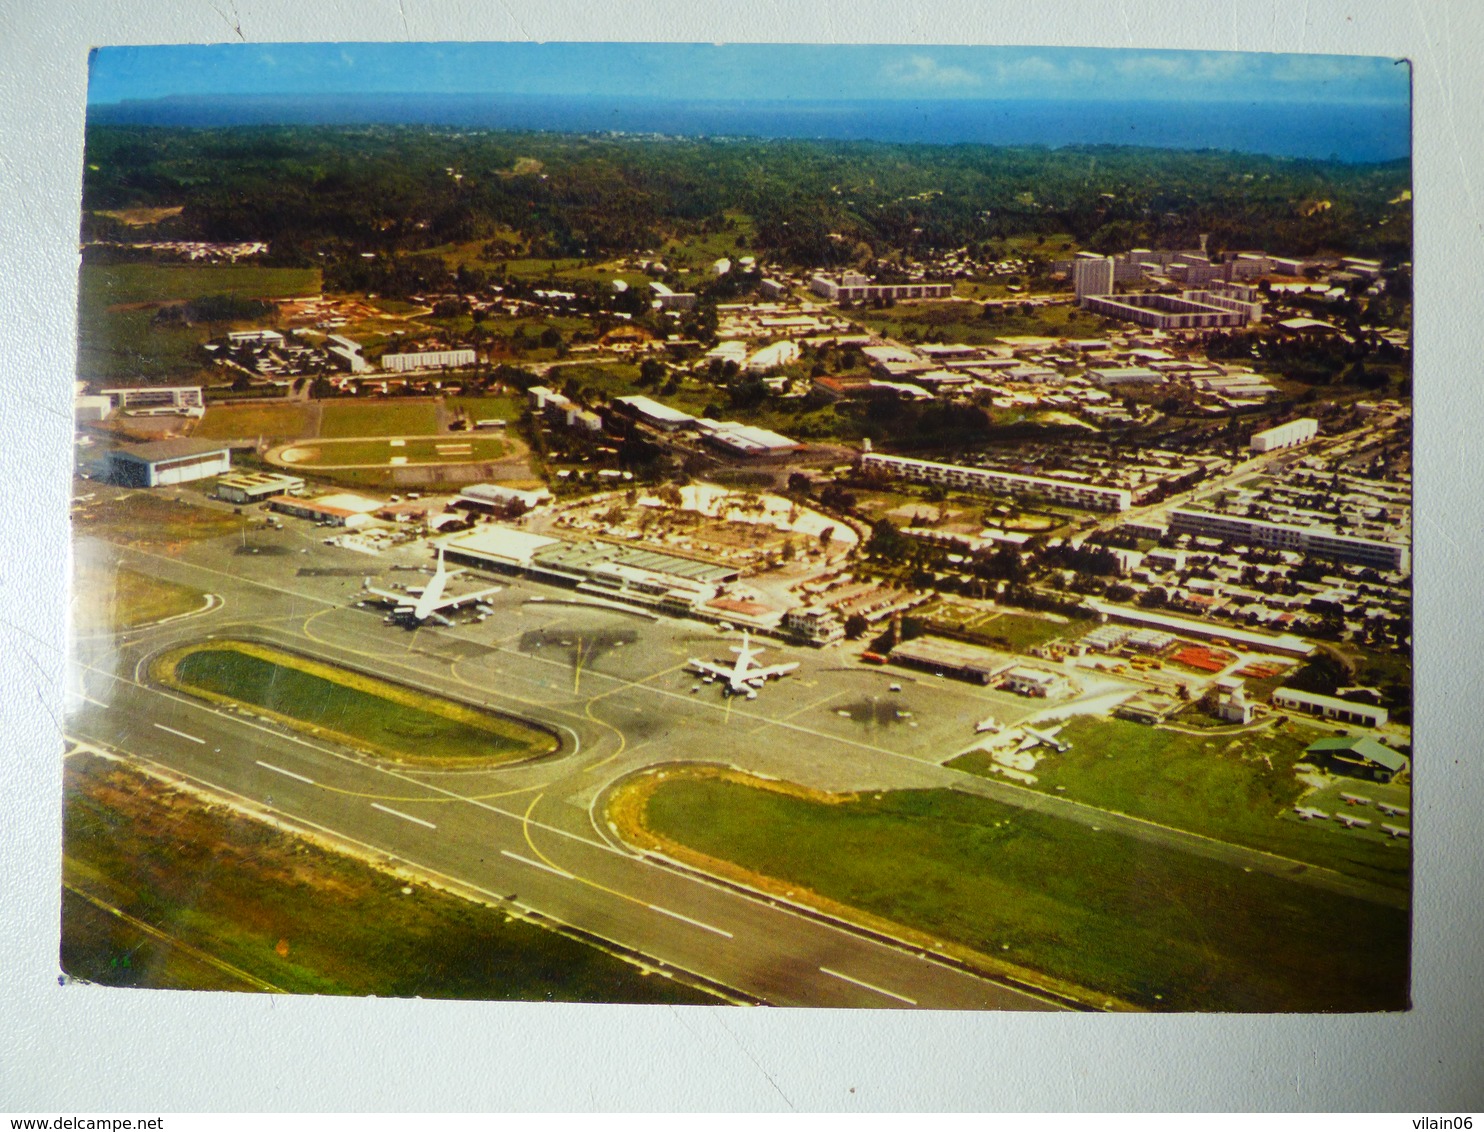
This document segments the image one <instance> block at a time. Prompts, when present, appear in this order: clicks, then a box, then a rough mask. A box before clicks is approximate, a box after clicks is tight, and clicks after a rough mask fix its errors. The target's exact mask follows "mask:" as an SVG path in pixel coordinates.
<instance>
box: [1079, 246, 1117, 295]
mask: <svg viewBox="0 0 1484 1132" xmlns="http://www.w3.org/2000/svg"><path fill="white" fill-rule="evenodd" d="M1072 288H1073V290H1074V291H1075V292H1076V294H1077V298H1078V300H1079V301H1080V300H1081V299H1083V298H1084V297H1086V296H1089V295H1111V294H1112V293H1113V261H1112V260H1111V259H1110V258H1109V257H1107V256H1101V255H1098V256H1095V255H1086V254H1083V255H1079V256H1078V257H1077V258H1076V259H1074V260H1073V261H1072Z"/></svg>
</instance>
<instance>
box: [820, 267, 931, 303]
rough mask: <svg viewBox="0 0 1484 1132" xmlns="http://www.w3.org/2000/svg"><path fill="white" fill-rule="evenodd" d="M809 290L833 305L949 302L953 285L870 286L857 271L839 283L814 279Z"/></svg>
mask: <svg viewBox="0 0 1484 1132" xmlns="http://www.w3.org/2000/svg"><path fill="white" fill-rule="evenodd" d="M809 290H811V291H813V292H814V293H815V294H816V295H819V296H821V297H823V298H826V299H829V300H831V301H832V302H841V301H846V300H853V299H891V300H893V301H895V300H897V299H951V298H952V297H953V284H952V283H872V282H871V280H870V279H869V278H868V277H866V276H864V275H861V274H860V273H859V272H856V271H846V272H844V273H843V274H841V276H840V278H839V279H831V278H830V277H829V276H827V275H816V276H814V277H813V278H812V279H810V280H809Z"/></svg>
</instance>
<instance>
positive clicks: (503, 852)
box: [500, 849, 577, 880]
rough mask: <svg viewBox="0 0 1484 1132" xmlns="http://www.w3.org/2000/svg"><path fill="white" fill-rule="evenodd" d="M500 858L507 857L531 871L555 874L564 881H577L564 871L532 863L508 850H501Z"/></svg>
mask: <svg viewBox="0 0 1484 1132" xmlns="http://www.w3.org/2000/svg"><path fill="white" fill-rule="evenodd" d="M500 856H502V857H509V858H510V859H511V860H512V861H519V862H520V863H521V864H522V865H530V866H531V868H533V869H540V870H542V871H543V872H548V873H555V874H556V875H557V876H559V877H562V878H564V879H566V880H576V879H577V878H576V877H574V876H573V875H572V874H571V873H569V872H567V871H566V870H565V869H558V868H556V867H555V866H553V865H548V864H546V863H545V862H543V861H533V860H531V858H529V857H522V856H521V855H520V854H519V853H512V852H511V851H510V850H509V849H501V850H500Z"/></svg>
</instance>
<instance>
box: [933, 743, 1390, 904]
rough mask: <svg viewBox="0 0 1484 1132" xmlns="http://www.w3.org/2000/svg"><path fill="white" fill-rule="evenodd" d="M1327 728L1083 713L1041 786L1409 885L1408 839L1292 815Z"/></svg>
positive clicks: (958, 764) (965, 759) (975, 764)
mask: <svg viewBox="0 0 1484 1132" xmlns="http://www.w3.org/2000/svg"><path fill="white" fill-rule="evenodd" d="M1321 734H1328V732H1320V731H1316V730H1312V729H1310V728H1306V727H1296V726H1293V725H1290V726H1288V727H1287V728H1285V729H1283V730H1282V731H1278V732H1273V731H1271V730H1268V729H1265V730H1262V731H1259V732H1255V733H1250V732H1249V733H1243V734H1240V735H1233V734H1230V733H1227V734H1221V733H1203V734H1195V735H1187V734H1182V733H1180V732H1177V731H1170V730H1166V729H1164V728H1157V727H1148V726H1146V725H1144V724H1142V723H1131V722H1129V721H1127V720H1122V719H1110V720H1100V719H1092V718H1089V717H1085V716H1082V717H1076V718H1074V719H1072V720H1070V721H1069V722H1068V723H1067V725H1066V728H1065V729H1064V730H1063V731H1062V732H1061V737H1062V738H1063V739H1066V740H1067V741H1069V742H1070V743H1071V744H1072V746H1071V748H1070V749H1069V750H1067V751H1065V752H1063V753H1060V754H1054V755H1050V756H1048V757H1047V758H1046V759H1044V760H1043V761H1042V762H1041V763H1040V764H1039V765H1038V766H1037V767H1036V777H1037V782H1036V789H1038V790H1043V791H1046V792H1048V793H1058V794H1060V795H1061V796H1063V797H1066V798H1071V799H1074V800H1076V801H1079V802H1086V803H1088V804H1089V805H1094V806H1099V807H1101V808H1104V809H1109V810H1116V811H1118V812H1119V813H1125V814H1131V815H1133V816H1135V817H1142V818H1148V819H1149V820H1151V821H1157V822H1160V823H1162V824H1164V825H1171V826H1175V827H1176V828H1178V829H1186V830H1190V831H1191V832H1193V833H1201V834H1205V835H1207V836H1209V837H1216V838H1219V839H1221V840H1224V841H1231V842H1235V843H1236V844H1239V845H1247V846H1250V847H1252V848H1254V849H1264V850H1266V851H1268V852H1270V853H1277V854H1280V855H1282V856H1285V857H1292V858H1294V859H1296V860H1300V861H1307V862H1310V863H1311V864H1315V865H1323V866H1325V867H1327V868H1331V869H1336V870H1338V871H1340V872H1343V873H1346V874H1348V875H1351V876H1355V877H1359V878H1363V879H1365V880H1370V881H1375V882H1377V883H1380V884H1385V885H1390V886H1393V887H1396V888H1403V889H1405V888H1407V887H1408V886H1409V885H1410V883H1411V872H1410V868H1411V854H1410V852H1409V851H1408V849H1407V847H1406V845H1405V844H1404V843H1401V842H1395V841H1390V840H1381V839H1378V838H1376V837H1374V836H1365V835H1360V834H1357V833H1354V832H1350V831H1346V830H1342V829H1340V828H1339V827H1337V826H1335V825H1333V824H1332V823H1330V822H1301V821H1297V820H1295V819H1294V818H1293V816H1292V814H1291V812H1290V811H1291V810H1292V808H1293V806H1294V804H1295V803H1296V802H1297V801H1298V800H1299V798H1300V797H1301V796H1302V794H1303V793H1304V791H1305V790H1306V789H1307V787H1306V786H1305V785H1304V784H1303V783H1302V782H1300V781H1299V780H1298V779H1297V778H1296V777H1295V776H1294V773H1293V765H1294V763H1296V762H1299V761H1301V760H1302V757H1303V751H1304V748H1305V747H1306V746H1308V744H1309V743H1311V742H1313V741H1314V739H1316V738H1318V737H1319V736H1320V735H1321ZM948 765H949V766H952V767H955V768H957V769H958V770H966V771H969V772H971V773H974V774H984V775H986V776H987V775H988V774H989V770H988V767H989V760H988V757H987V756H984V755H981V754H978V753H972V752H971V753H970V754H967V755H962V756H960V757H959V758H957V759H954V760H953V761H952V762H951V763H949V764H948ZM1058 787H1060V788H1061V789H1060V790H1058Z"/></svg>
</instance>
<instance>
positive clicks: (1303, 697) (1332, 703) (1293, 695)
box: [1273, 688, 1389, 727]
mask: <svg viewBox="0 0 1484 1132" xmlns="http://www.w3.org/2000/svg"><path fill="white" fill-rule="evenodd" d="M1273 703H1274V704H1275V705H1277V706H1278V707H1281V708H1288V709H1289V710H1290V711H1301V712H1303V713H1304V714H1305V715H1317V716H1321V717H1323V718H1324V719H1332V720H1334V721H1335V722H1337V723H1358V724H1360V726H1362V727H1381V726H1383V725H1384V724H1385V723H1386V720H1387V719H1388V718H1389V713H1388V712H1387V711H1386V709H1385V708H1383V707H1372V706H1371V705H1370V704H1358V703H1354V702H1352V701H1350V700H1341V699H1336V698H1335V697H1334V696H1321V695H1320V694H1319V693H1317V692H1304V691H1301V690H1299V689H1298V688H1278V689H1277V690H1275V691H1274V692H1273Z"/></svg>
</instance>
